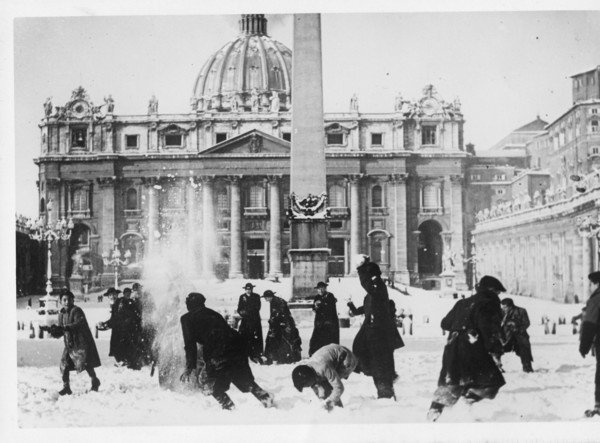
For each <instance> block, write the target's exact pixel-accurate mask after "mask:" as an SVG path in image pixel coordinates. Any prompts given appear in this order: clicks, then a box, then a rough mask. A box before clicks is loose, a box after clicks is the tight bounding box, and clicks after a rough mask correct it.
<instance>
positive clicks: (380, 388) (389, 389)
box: [375, 380, 396, 400]
mask: <svg viewBox="0 0 600 443" xmlns="http://www.w3.org/2000/svg"><path fill="white" fill-rule="evenodd" d="M375 387H376V388H377V398H392V399H394V400H396V396H395V395H394V386H393V384H392V381H391V380H390V381H387V380H376V381H375Z"/></svg>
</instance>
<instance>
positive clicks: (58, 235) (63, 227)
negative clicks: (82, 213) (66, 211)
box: [28, 200, 73, 301]
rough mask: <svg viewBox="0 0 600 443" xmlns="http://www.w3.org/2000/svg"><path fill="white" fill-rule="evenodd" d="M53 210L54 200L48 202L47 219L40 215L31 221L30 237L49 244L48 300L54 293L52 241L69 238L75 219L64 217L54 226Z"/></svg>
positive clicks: (29, 225) (47, 270) (29, 226)
mask: <svg viewBox="0 0 600 443" xmlns="http://www.w3.org/2000/svg"><path fill="white" fill-rule="evenodd" d="M51 211H52V200H50V201H49V202H48V203H47V204H46V219H45V220H42V218H41V217H40V218H39V219H38V220H37V221H36V222H34V221H33V220H30V221H29V224H28V228H29V237H30V238H32V239H33V240H36V241H38V242H40V243H42V242H46V244H47V245H48V267H47V269H46V277H47V280H46V297H45V299H46V301H48V300H51V299H52V298H51V293H52V242H54V241H57V240H65V241H66V240H69V239H70V238H71V232H72V231H73V219H72V218H69V221H68V222H67V221H66V220H65V218H64V217H63V218H62V219H61V220H57V222H56V224H55V225H54V226H52V224H51V217H50V212H51Z"/></svg>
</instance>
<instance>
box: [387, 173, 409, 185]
mask: <svg viewBox="0 0 600 443" xmlns="http://www.w3.org/2000/svg"><path fill="white" fill-rule="evenodd" d="M388 180H389V181H390V183H392V184H394V185H396V184H405V183H406V182H407V181H408V174H390V175H388Z"/></svg>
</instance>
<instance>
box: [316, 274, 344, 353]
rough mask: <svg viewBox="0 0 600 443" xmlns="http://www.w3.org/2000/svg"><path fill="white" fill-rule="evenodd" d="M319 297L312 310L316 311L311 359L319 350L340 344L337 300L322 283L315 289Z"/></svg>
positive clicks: (325, 284)
mask: <svg viewBox="0 0 600 443" xmlns="http://www.w3.org/2000/svg"><path fill="white" fill-rule="evenodd" d="M315 289H316V290H317V295H316V296H315V298H314V300H313V306H312V309H313V311H315V326H314V329H313V333H312V336H311V337H310V344H309V347H308V355H309V357H310V356H311V355H313V354H314V353H315V352H316V351H317V350H318V349H319V348H321V347H323V346H325V345H328V344H329V343H336V344H339V342H340V323H339V319H338V314H337V308H336V303H337V299H336V298H335V297H334V295H333V294H332V293H331V292H327V283H325V282H322V281H320V282H319V283H317V286H316V287H315Z"/></svg>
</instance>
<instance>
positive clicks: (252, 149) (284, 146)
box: [201, 129, 290, 155]
mask: <svg viewBox="0 0 600 443" xmlns="http://www.w3.org/2000/svg"><path fill="white" fill-rule="evenodd" d="M289 153H290V143H289V142H287V141H285V140H283V139H280V138H277V137H274V136H272V135H269V134H266V133H264V132H262V131H259V130H258V129H253V130H251V131H248V132H245V133H243V134H240V135H238V136H236V137H233V138H230V139H229V140H225V141H223V142H221V143H218V144H216V145H214V146H212V147H210V148H208V149H207V150H205V151H202V152H201V154H202V155H205V154H215V155H218V154H289Z"/></svg>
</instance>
